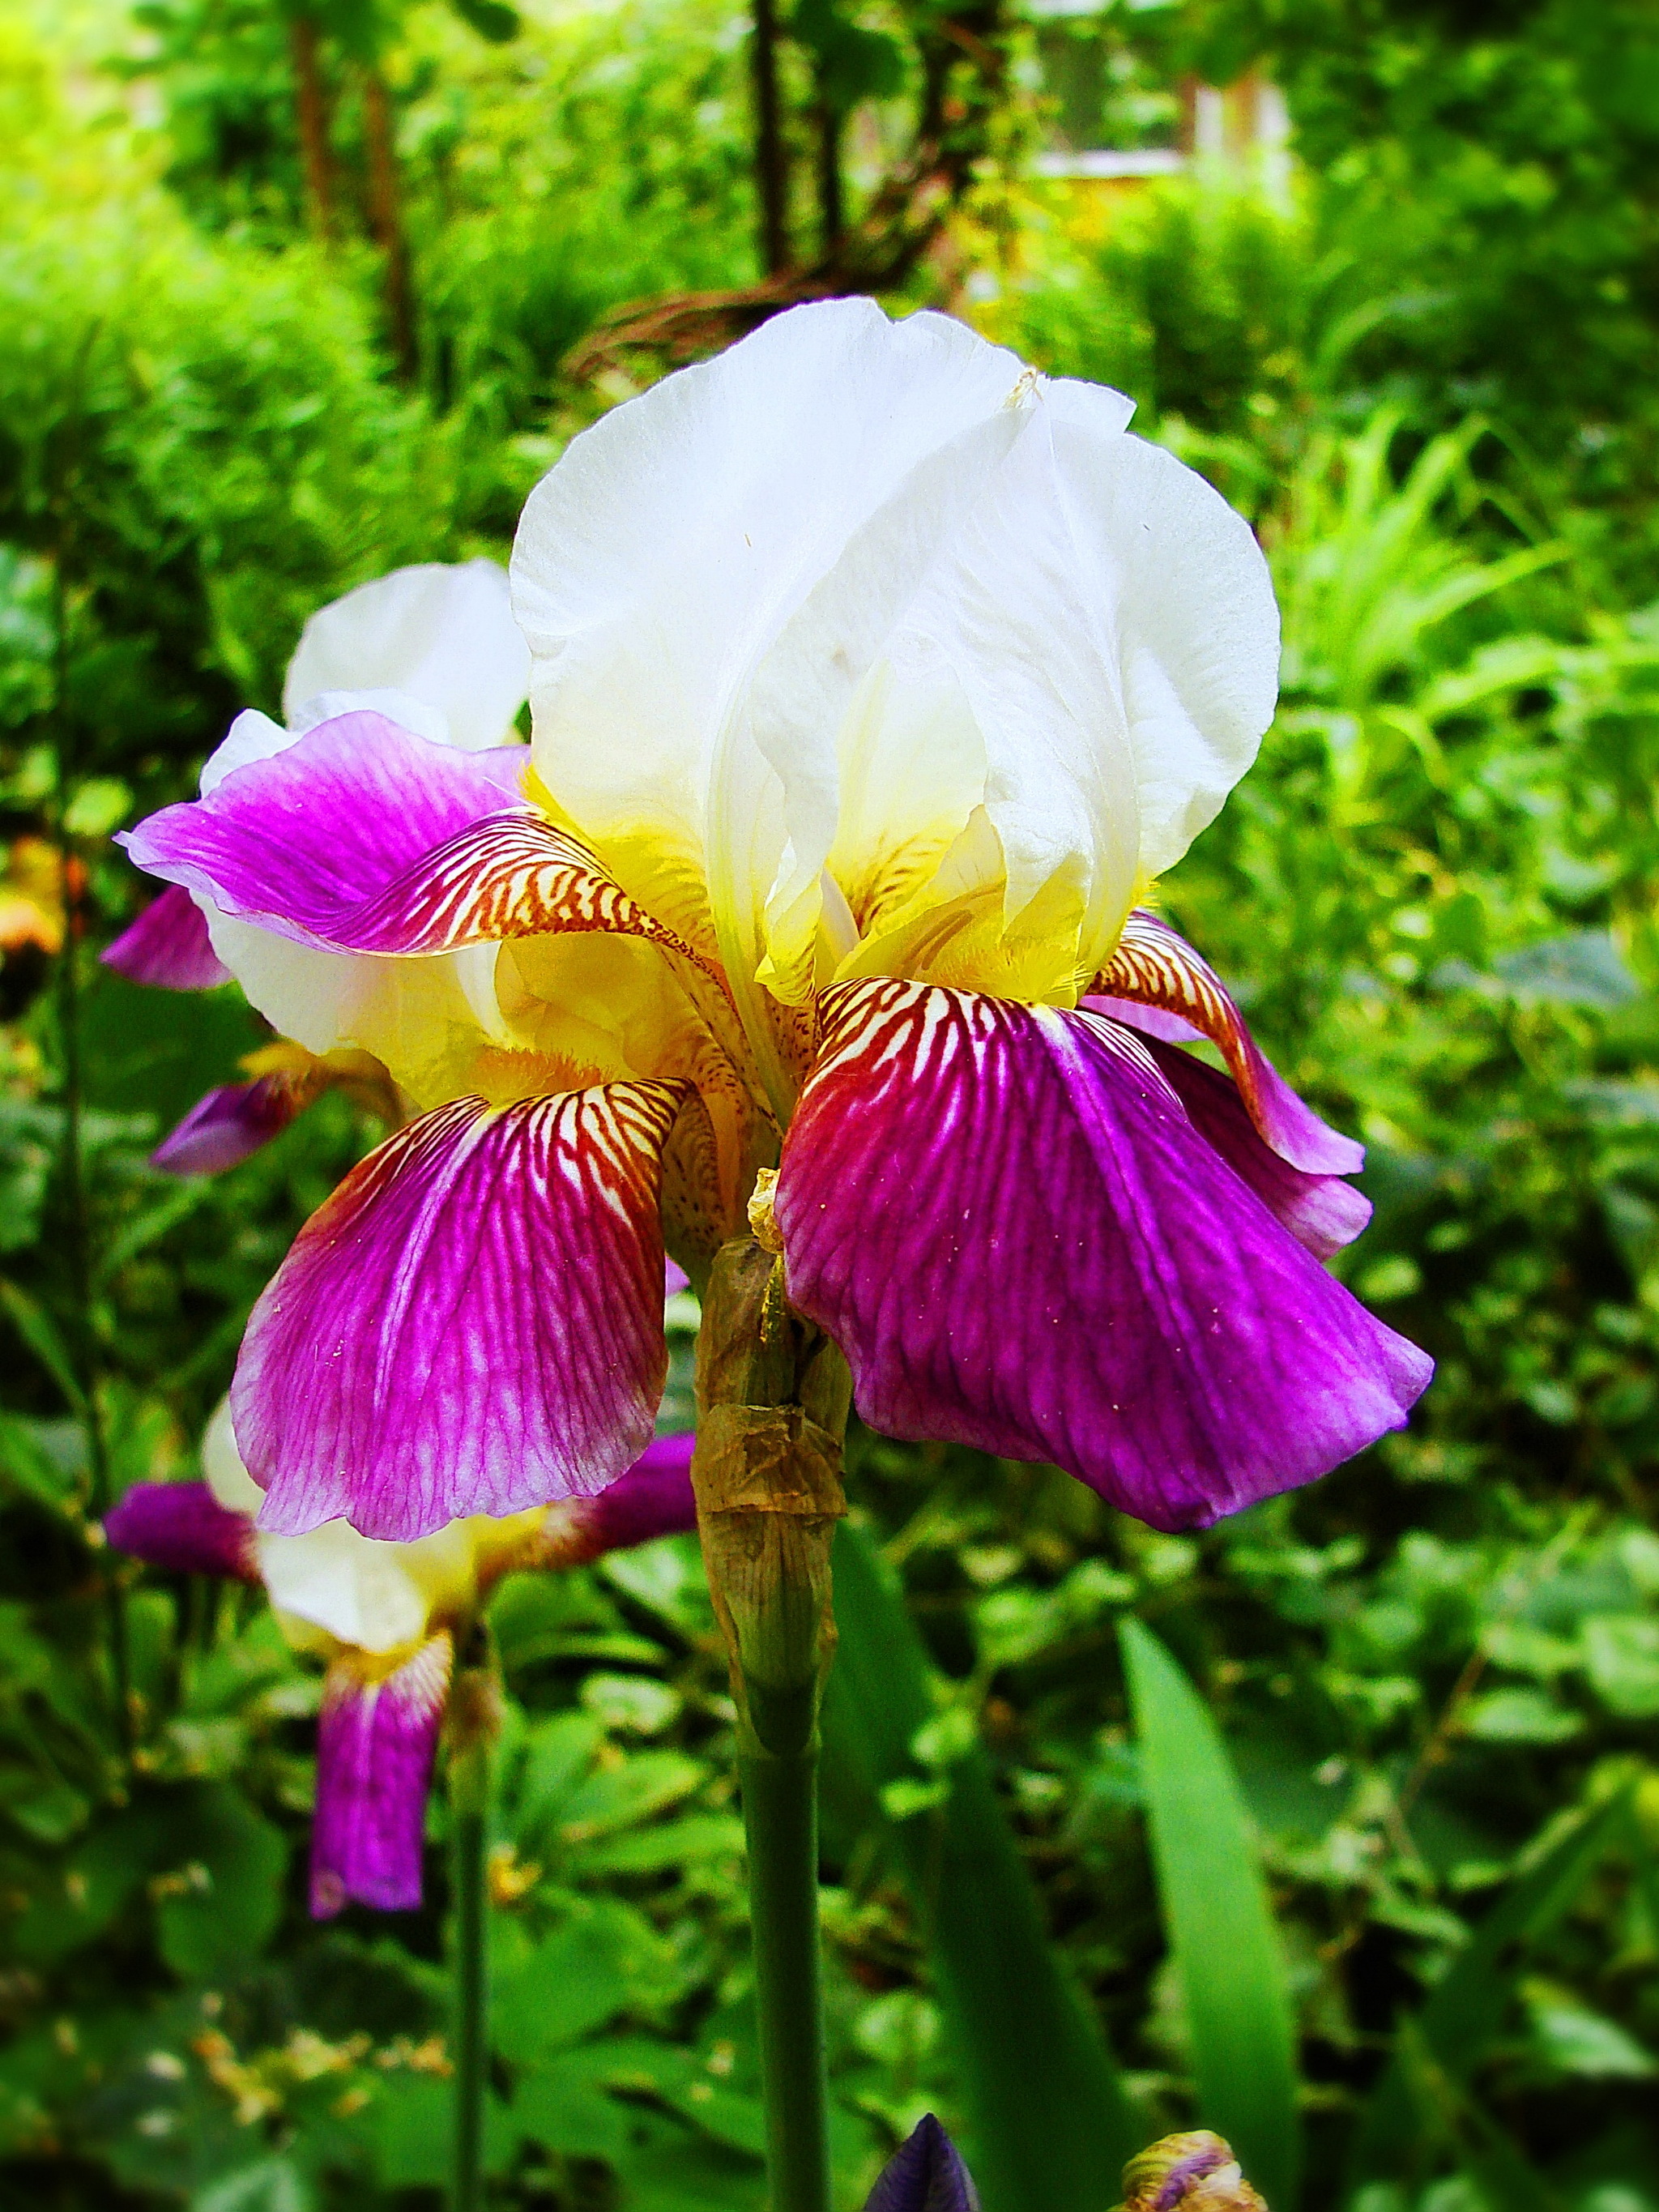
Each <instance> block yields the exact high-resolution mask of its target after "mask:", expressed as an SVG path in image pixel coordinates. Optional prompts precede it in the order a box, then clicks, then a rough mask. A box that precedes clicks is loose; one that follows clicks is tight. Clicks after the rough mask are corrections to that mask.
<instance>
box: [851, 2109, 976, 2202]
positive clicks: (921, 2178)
mask: <svg viewBox="0 0 1659 2212" xmlns="http://www.w3.org/2000/svg"><path fill="white" fill-rule="evenodd" d="M864 2212H979V2197H978V2194H977V2192H976V2191H975V2188H974V2185H973V2183H972V2181H971V2180H970V2179H969V2174H968V2169H967V2167H966V2166H964V2165H963V2162H962V2160H961V2158H960V2157H959V2156H958V2155H957V2147H956V2145H955V2144H954V2143H953V2142H951V2138H950V2136H947V2135H946V2134H945V2130H944V2129H943V2128H942V2127H941V2126H940V2125H939V2122H938V2121H937V2120H936V2119H935V2118H933V2114H932V2113H931V2112H927V2113H925V2114H924V2115H923V2117H922V2118H921V2120H919V2121H918V2122H917V2124H916V2125H915V2128H914V2129H913V2130H911V2132H910V2134H909V2135H908V2136H907V2137H906V2139H905V2140H904V2142H902V2143H901V2144H900V2145H899V2147H898V2148H897V2149H896V2151H895V2152H894V2154H893V2155H892V2157H891V2158H890V2159H889V2160H888V2161H887V2164H886V2165H885V2166H884V2167H883V2168H882V2170H881V2172H880V2174H879V2176H878V2179H877V2181H876V2185H875V2187H874V2188H873V2189H872V2191H870V2195H869V2197H868V2199H867V2201H866V2204H865V2208H864Z"/></svg>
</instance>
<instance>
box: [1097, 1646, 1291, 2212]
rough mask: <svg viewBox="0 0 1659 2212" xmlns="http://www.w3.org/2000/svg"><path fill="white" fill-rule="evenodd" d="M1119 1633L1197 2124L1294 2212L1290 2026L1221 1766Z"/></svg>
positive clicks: (1234, 1793) (1146, 1649)
mask: <svg viewBox="0 0 1659 2212" xmlns="http://www.w3.org/2000/svg"><path fill="white" fill-rule="evenodd" d="M1120 1633H1121V1639H1122V1647H1123V1663H1124V1671H1125V1673H1126V1674H1127V1677H1128V1683H1129V1697H1130V1702H1131V1704H1132V1705H1133V1710H1134V1722H1135V1736H1136V1741H1137V1742H1138V1744H1139V1751H1140V1767H1141V1780H1142V1784H1143V1787H1144V1788H1145V1790H1146V1810H1147V1817H1148V1820H1149V1822H1150V1825H1151V1829H1152V1861H1153V1864H1154V1866H1155V1868H1156V1869H1157V1874H1158V1894H1159V1897H1160V1899H1161V1900H1162V1903H1163V1907H1164V1926H1165V1929H1166V1930H1167V1932H1168V1935H1169V1939H1170V1950H1171V1952H1172V1953H1173V1954H1174V1958H1175V1965H1176V1973H1177V1974H1178V1976H1179V1977H1180V1981H1181V1988H1182V1996H1183V1998H1184V2000H1185V2003H1186V2009H1187V2019H1188V2027H1189V2029H1190V2033H1191V2036H1192V2050H1193V2073H1194V2083H1195V2087H1196V2088H1197V2092H1198V2109H1199V2118H1200V2121H1201V2122H1202V2124H1204V2126H1206V2127H1208V2128H1213V2129H1215V2130H1216V2131H1217V2133H1218V2134H1219V2135H1224V2136H1226V2138H1227V2140H1228V2142H1231V2144H1232V2146H1233V2148H1234V2149H1235V2150H1236V2151H1237V2153H1238V2155H1239V2158H1240V2160H1242V2162H1243V2167H1244V2171H1245V2172H1246V2173H1247V2174H1248V2175H1249V2178H1250V2179H1251V2180H1252V2181H1253V2182H1254V2183H1255V2185H1256V2187H1257V2188H1258V2189H1259V2190H1260V2191H1261V2193H1262V2195H1263V2196H1264V2197H1266V2198H1267V2202H1268V2203H1269V2204H1270V2205H1271V2206H1272V2207H1273V2212H1293V2207H1294V2205H1295V2203H1296V2197H1297V2186H1298V2184H1299V2181H1300V2176H1301V2163H1302V2135H1301V2122H1300V2118H1299V2117H1298V2114H1297V2077H1296V2024H1295V2021H1294V2018H1293V2016H1292V2014H1291V2001H1290V1994H1289V1991H1288V1990H1287V1988H1286V1986H1285V1965H1284V1960H1283V1957H1282V1954H1281V1953H1280V1950H1279V1937H1278V1933H1277V1931H1276V1929H1274V1926H1273V1913H1272V1911H1271V1909H1270V1907H1269V1905H1268V1902H1267V1890H1266V1888H1265V1887H1264V1885H1263V1883H1262V1880H1261V1871H1260V1869H1259V1868H1258V1866H1257V1864H1256V1857H1255V1846H1254V1844H1253V1843H1252V1841H1251V1838H1250V1832H1249V1825H1248V1823H1247V1821H1246V1819H1245V1814H1244V1806H1243V1800H1242V1798H1241V1797H1240V1796H1239V1790H1238V1784H1237V1779H1236V1778H1235V1776H1234V1773H1233V1769H1232V1762H1231V1759H1229V1758H1228V1756H1227V1752H1226V1747H1225V1745H1224V1744H1223V1742H1222V1741H1221V1737H1220V1735H1219V1732H1218V1729H1217V1728H1216V1725H1215V1723H1214V1722H1213V1721H1212V1719H1211V1717H1210V1714H1209V1711H1208V1709H1207V1708H1206V1705H1204V1702H1203V1700H1202V1699H1200V1697H1199V1695H1198V1693H1197V1692H1196V1691H1195V1690H1194V1688H1193V1686H1192V1684H1191V1683H1190V1682H1189V1681H1188V1680H1187V1677H1186V1675H1185V1674H1182V1670H1181V1668H1179V1667H1178V1666H1177V1665H1176V1662H1175V1661H1174V1660H1173V1659H1172V1658H1171V1657H1170V1654H1169V1652H1168V1651H1166V1650H1164V1646H1163V1644H1160V1643H1159V1642H1158V1638H1157V1637H1155V1636H1154V1635H1153V1634H1152V1631H1151V1630H1150V1629H1148V1628H1145V1627H1143V1626H1141V1624H1140V1623H1139V1621H1138V1620H1126V1621H1125V1622H1124V1623H1123V1624H1122V1627H1121V1632H1120Z"/></svg>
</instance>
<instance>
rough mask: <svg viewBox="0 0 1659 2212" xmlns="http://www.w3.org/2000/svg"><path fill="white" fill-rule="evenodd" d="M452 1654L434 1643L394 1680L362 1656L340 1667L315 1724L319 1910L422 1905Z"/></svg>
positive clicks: (322, 1915)
mask: <svg viewBox="0 0 1659 2212" xmlns="http://www.w3.org/2000/svg"><path fill="white" fill-rule="evenodd" d="M452 1662H453V1648H452V1645H451V1644H450V1639H449V1636H448V1633H447V1632H441V1633H440V1634H439V1635H436V1636H434V1637H430V1638H428V1640H427V1642H426V1643H424V1644H422V1646H421V1647H420V1649H419V1650H417V1651H416V1653H415V1654H414V1656H413V1657H412V1658H410V1659H406V1660H405V1661H404V1663H403V1665H402V1666H400V1667H398V1668H396V1669H395V1670H394V1671H393V1672H392V1673H391V1674H374V1673H372V1672H371V1671H370V1666H371V1664H372V1662H368V1661H367V1660H366V1658H365V1656H364V1655H362V1654H361V1653H349V1654H346V1655H343V1656H341V1657H340V1658H337V1659H336V1660H335V1662H334V1663H333V1664H332V1666H331V1667H330V1668H329V1670H328V1677H327V1680H326V1681H325V1684H324V1686H323V1705H322V1712H321V1715H320V1716H319V1720H318V1723H317V1809H316V1815H315V1818H314V1820H313V1823H312V1830H311V1910H312V1913H313V1917H315V1918H316V1919H319V1920H327V1919H331V1917H333V1915H334V1914H335V1913H337V1912H338V1911H339V1910H340V1909H341V1907H342V1906H343V1905H344V1904H345V1903H346V1902H347V1900H348V1899H355V1900H356V1902H357V1903H358V1904H360V1905H374V1907H375V1908H376V1909H377V1910H378V1911H381V1912H407V1911H412V1910H413V1909H414V1908H415V1906H416V1905H418V1904H419V1903H420V1901H421V1844H422V1835H423V1833H424V1831H425V1826H426V1798H427V1791H428V1789H429V1788H430V1786H431V1782H432V1762H433V1758H434V1755H435V1752H436V1750H437V1744H438V1731H439V1729H440V1728H441V1726H442V1724H443V1717H444V1705H445V1701H446V1699H447V1697H448V1694H449V1673H450V1667H451V1664H452Z"/></svg>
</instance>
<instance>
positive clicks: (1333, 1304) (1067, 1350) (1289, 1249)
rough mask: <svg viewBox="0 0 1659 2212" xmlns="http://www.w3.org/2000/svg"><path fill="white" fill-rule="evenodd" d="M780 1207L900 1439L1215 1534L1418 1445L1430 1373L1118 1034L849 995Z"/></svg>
mask: <svg viewBox="0 0 1659 2212" xmlns="http://www.w3.org/2000/svg"><path fill="white" fill-rule="evenodd" d="M824 1012H825V1032H824V1042H823V1057H822V1059H821V1060H820V1061H819V1063H818V1065H817V1067H816V1068H815V1070H814V1071H813V1073H812V1076H811V1079H810V1080H809V1082H808V1084H807V1086H806V1089H805V1092H804V1093H803V1095H802V1098H801V1103H800V1107H799V1111H798V1113H797V1115H796V1117H795V1120H794V1121H793V1125H792V1127H791V1128H790V1131H789V1134H788V1137H787V1139H786V1141H785V1146H784V1152H783V1160H782V1165H781V1171H780V1176H779V1182H778V1188H777V1199H776V1206H777V1220H778V1225H779V1228H780V1230H781V1232H782V1237H783V1243H784V1253H785V1260H786V1265H787V1270H788V1284H789V1294H790V1297H791V1298H792V1299H793V1302H794V1303H795V1304H796V1305H798V1306H799V1308H800V1309H801V1310H802V1311H803V1312H805V1314H807V1315H808V1316H810V1317H811V1319H812V1320H814V1321H816V1322H818V1324H819V1325H820V1326H821V1327H822V1328H824V1329H826V1330H827V1331H828V1332H829V1334H830V1335H831V1336H833V1337H834V1338H835V1340H836V1342H837V1343H838V1344H839V1345H840V1346H841V1347H842V1351H843V1352H845V1353H846V1354H847V1357H848V1362H849V1364H850V1365H851V1367H852V1370H853V1378H854V1395H855V1398H856V1401H857V1403H858V1406H859V1409H860V1413H863V1415H864V1417H865V1418H866V1419H867V1420H869V1421H870V1422H872V1424H873V1425H875V1426H876V1427H878V1428H880V1429H884V1430H886V1431H888V1432H889V1433H890V1434H892V1435H895V1436H900V1437H939V1438H941V1439H944V1440H945V1441H953V1442H958V1443H970V1444H975V1445H978V1446H980V1447H981V1449H986V1450H989V1451H994V1452H999V1453H1001V1454H1004V1455H1007V1456H1009V1457H1012V1458H1016V1459H1048V1460H1053V1461H1054V1462H1057V1463H1058V1464H1059V1465H1060V1466H1061V1467H1064V1468H1068V1469H1069V1470H1070V1471H1071V1472H1072V1473H1073V1474H1077V1475H1079V1476H1080V1477H1081V1478H1082V1479H1083V1480H1085V1481H1086V1482H1089V1483H1090V1484H1091V1485H1092V1486H1094V1487H1095V1488H1096V1489H1097V1490H1099V1491H1100V1492H1101V1493H1102V1495H1103V1496H1104V1497H1105V1498H1108V1499H1109V1500H1110V1501H1111V1502H1112V1503H1113V1504H1116V1505H1118V1506H1120V1507H1121V1508H1122V1509H1123V1510H1126V1511H1128V1512H1131V1513H1133V1514H1135V1515H1136V1516H1139V1518H1140V1519H1142V1520H1144V1521H1146V1522H1150V1523H1151V1524H1152V1526H1153V1527H1155V1528H1191V1527H1203V1526H1206V1525H1207V1524H1208V1523H1209V1522H1212V1521H1213V1520H1214V1519H1216V1518H1217V1517H1218V1516H1219V1515H1220V1514H1223V1513H1228V1512H1233V1511H1236V1510H1238V1509H1239V1508H1240V1507H1242V1506H1244V1505H1246V1504H1250V1503H1252V1502H1253V1501H1255V1499H1257V1498H1263V1497H1267V1496H1269V1495H1271V1494H1272V1493H1273V1492H1276V1491H1280V1490H1286V1489H1290V1488H1291V1487H1293V1486H1295V1485H1297V1484H1298V1483H1302V1482H1306V1481H1310V1480H1312V1479H1313V1478H1314V1477H1315V1476H1316V1475H1319V1474H1324V1473H1325V1472H1326V1471H1327V1470H1328V1469H1329V1468H1333V1467H1334V1466H1336V1465H1337V1464H1338V1463H1339V1462H1341V1461H1342V1460H1345V1459H1346V1458H1348V1457H1350V1456H1351V1455H1352V1454H1353V1453H1355V1452H1357V1451H1359V1450H1361V1449H1363V1448H1364V1446H1365V1445H1367V1444H1369V1443H1373V1442H1375V1440H1376V1437H1379V1436H1381V1435H1382V1434H1383V1432H1384V1431H1387V1430H1389V1429H1394V1428H1398V1427H1400V1426H1401V1425H1402V1423H1403V1421H1404V1419H1405V1416H1406V1413H1407V1408H1408V1407H1410V1406H1411V1404H1412V1403H1413V1401H1414V1400H1415V1399H1416V1398H1417V1396H1418V1395H1419V1393H1420V1392H1421V1391H1422V1389H1424V1387H1425V1384H1426V1383H1427V1381H1428V1379H1429V1376H1430V1374H1431V1371H1432V1370H1431V1363H1430V1362H1429V1361H1428V1360H1427V1359H1426V1358H1425V1357H1424V1355H1423V1354H1422V1353H1421V1352H1418V1351H1417V1350H1416V1349H1415V1348H1414V1347H1413V1346H1411V1345H1409V1344H1407V1343H1406V1342H1405V1341H1404V1340H1402V1339H1401V1338H1399V1337H1397V1336H1395V1335H1394V1334H1392V1333H1391V1332H1390V1331H1389V1330H1388V1329H1386V1328H1383V1326H1382V1324H1381V1323H1380V1322H1377V1321H1376V1320H1374V1319H1373V1317H1372V1316H1370V1314H1368V1313H1367V1312H1366V1311H1365V1310H1364V1307H1362V1306H1360V1305H1359V1304H1358V1303H1357V1302H1356V1301H1355V1300H1354V1299H1353V1298H1352V1297H1350V1296H1349V1294H1348V1292H1347V1291H1345V1290H1344V1289H1343V1288H1342V1287H1341V1285H1340V1284H1338V1283H1336V1282H1335V1281H1334V1280H1333V1279H1332V1278H1331V1277H1329V1276H1328V1275H1327V1274H1326V1273H1324V1272H1323V1270H1322V1269H1321V1268H1320V1267H1318V1266H1317V1265H1316V1262H1315V1261H1313V1260H1312V1259H1311V1258H1310V1256H1309V1255H1308V1254H1307V1253H1306V1252H1305V1251H1304V1249H1302V1247H1301V1246H1300V1245H1299V1244H1297V1243H1296V1241H1295V1240H1294V1238H1292V1237H1290V1236H1288V1235H1286V1234H1285V1231H1284V1230H1283V1229H1281V1227H1280V1226H1279V1223H1278V1222H1277V1221H1275V1220H1274V1218H1273V1216H1272V1214H1271V1213H1269V1212H1268V1211H1267V1208H1266V1207H1265V1206H1263V1205H1262V1203H1261V1200H1260V1199H1258V1198H1257V1197H1256V1195H1255V1193H1254V1192H1253V1191H1251V1190H1250V1189H1249V1188H1248V1187H1247V1186H1246V1185H1245V1184H1244V1183H1243V1182H1241V1181H1240V1180H1239V1178H1238V1177H1237V1176H1236V1175H1235V1174H1234V1173H1233V1172H1232V1170H1231V1169H1230V1168H1229V1167H1228V1166H1227V1165H1226V1164H1225V1162H1224V1161H1223V1160H1222V1159H1221V1158H1220V1157H1219V1156H1218V1153H1217V1152H1214V1151H1212V1149H1211V1147H1210V1146H1208V1145H1206V1143H1205V1142H1204V1141H1203V1140H1202V1139H1201V1138H1200V1137H1199V1136H1198V1135H1197V1134H1196V1133H1195V1132H1194V1128H1193V1127H1192V1125H1191V1123H1190V1122H1189V1121H1188V1118H1187V1115H1186V1114H1185V1113H1184V1112H1183V1110H1182V1107H1181V1105H1180V1103H1179V1101H1178V1100H1177V1098H1176V1096H1175V1094H1174V1093H1173V1092H1172V1091H1171V1090H1170V1087H1169V1085H1167V1084H1166V1083H1165V1081H1164V1079H1163V1078H1162V1077H1161V1076H1160V1075H1159V1074H1158V1072H1157V1069H1156V1067H1155V1066H1154V1065H1153V1063H1152V1058H1151V1056H1150V1054H1148V1053H1147V1051H1146V1048H1144V1047H1143V1046H1142V1045H1141V1044H1140V1043H1139V1042H1138V1041H1137V1040H1136V1039H1135V1038H1134V1037H1133V1035H1132V1034H1131V1033H1130V1032H1128V1031H1127V1030H1123V1029H1121V1028H1120V1027H1119V1026H1118V1025H1117V1024H1114V1023H1110V1022H1107V1021H1103V1020H1102V1019H1100V1018H1097V1017H1095V1016H1092V1015H1089V1014H1086V1013H1073V1014H1065V1013H1060V1012H1056V1011H1054V1010H1053V1009H1048V1008H1043V1007H1022V1006H1016V1005H1012V1004H1010V1003H1008V1002H1006V1001H1003V1000H991V999H987V998H982V997H978V996H975V995H974V994H968V993H963V992H957V991H948V990H945V989H941V988H939V987H927V986H926V985H921V984H913V983H901V982H888V983H874V984H853V985H845V986H839V987H836V989H835V990H834V991H832V992H830V993H829V994H826V1001H825V1008H824Z"/></svg>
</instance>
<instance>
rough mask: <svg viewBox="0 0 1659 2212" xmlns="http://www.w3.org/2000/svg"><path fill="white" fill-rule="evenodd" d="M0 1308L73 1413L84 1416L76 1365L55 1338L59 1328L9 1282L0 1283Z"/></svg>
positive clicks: (38, 1304) (57, 1338)
mask: <svg viewBox="0 0 1659 2212" xmlns="http://www.w3.org/2000/svg"><path fill="white" fill-rule="evenodd" d="M0 1308H3V1310H4V1311H5V1314H6V1316H7V1318H8V1319H9V1321H10V1322H11V1325H12V1327H13V1328H15V1330H16V1331H17V1334H19V1336H21V1338H22V1340H23V1341H24V1343H25V1344H26V1345H27V1346H28V1348H29V1350H30V1351H31V1352H33V1354H34V1356H35V1358H37V1359H38V1360H39V1361H40V1364H41V1365H42V1366H43V1367H44V1368H45V1369H46V1372H47V1374H48V1375H50V1376H51V1377H52V1381H53V1382H54V1383H56V1384H57V1385H58V1389H60V1390H61V1391H62V1392H63V1394H64V1401H65V1402H66V1403H67V1404H68V1405H69V1406H70V1407H71V1409H72V1410H73V1411H74V1412H76V1413H84V1412H85V1411H86V1403H87V1401H86V1399H85V1397H84V1395H82V1389H81V1385H80V1383H79V1381H78V1379H77V1378H76V1372H75V1362H74V1361H73V1360H72V1359H71V1358H70V1353H69V1347H68V1346H67V1345H65V1343H64V1340H63V1338H62V1336H60V1335H59V1334H58V1324H57V1323H56V1322H54V1321H53V1320H52V1316H51V1315H50V1314H49V1313H48V1312H47V1311H46V1308H45V1307H44V1306H43V1305H41V1304H40V1303H39V1301H38V1300H36V1299H34V1298H32V1297H30V1296H29V1294H28V1292H27V1291H26V1290H24V1289H23V1288H22V1286H21V1284H18V1283H13V1282H9V1281H0Z"/></svg>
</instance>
